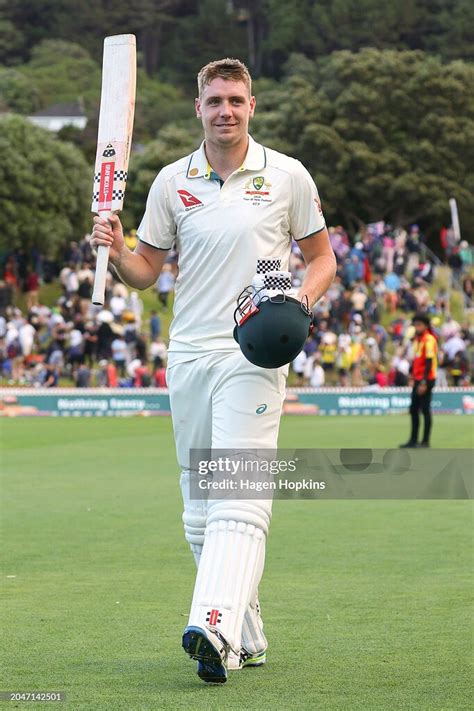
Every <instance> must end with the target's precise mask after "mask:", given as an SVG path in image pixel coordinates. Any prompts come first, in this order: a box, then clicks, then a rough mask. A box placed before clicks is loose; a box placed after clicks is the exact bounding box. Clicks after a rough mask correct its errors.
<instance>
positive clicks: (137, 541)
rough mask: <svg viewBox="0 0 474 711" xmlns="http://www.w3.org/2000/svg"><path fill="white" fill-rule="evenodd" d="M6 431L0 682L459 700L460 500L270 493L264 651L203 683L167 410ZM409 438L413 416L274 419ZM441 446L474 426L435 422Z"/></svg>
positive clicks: (78, 693)
mask: <svg viewBox="0 0 474 711" xmlns="http://www.w3.org/2000/svg"><path fill="white" fill-rule="evenodd" d="M0 426H1V428H2V443H3V446H2V448H3V455H2V466H1V469H2V483H1V490H0V493H1V523H2V572H1V583H2V597H3V601H4V602H3V606H2V657H3V661H2V664H1V672H0V676H1V682H0V689H1V690H5V691H7V690H8V691H15V690H30V691H34V690H36V691H64V692H66V697H67V701H66V705H65V707H66V708H71V709H74V711H75V710H76V709H100V710H101V711H102V710H107V711H108V710H109V709H110V711H112V710H115V709H124V710H125V709H127V711H128V710H130V709H132V710H134V709H150V710H151V709H170V710H173V711H174V709H190V708H192V709H193V710H194V711H201V710H202V711H204V710H207V709H208V708H210V707H213V708H216V709H238V710H240V709H242V710H243V709H253V708H257V709H282V710H283V709H288V708H296V709H321V710H322V711H325V710H326V709H328V710H329V709H330V710H332V709H334V710H336V709H338V710H339V709H348V710H352V709H373V710H374V711H376V710H377V711H380V710H381V709H383V710H385V709H387V711H392V710H394V709H400V710H402V709H403V710H404V711H405V710H406V709H416V710H424V709H430V710H434V709H439V710H441V709H467V708H469V707H470V702H469V694H470V678H471V677H470V674H469V662H470V659H471V658H472V647H471V645H472V630H471V627H470V625H471V619H472V615H471V612H472V608H471V606H470V605H471V602H470V599H471V590H472V576H471V570H472V502H471V501H466V500H453V501H442V500H440V501H430V500H424V501H382V500H379V501H349V500H341V501H335V500H333V501H321V500H320V501H314V500H310V501H276V502H275V504H274V516H273V522H272V526H271V529H270V536H269V541H268V548H267V564H266V570H265V575H264V580H263V583H262V586H261V595H260V597H261V603H262V609H263V615H264V619H265V621H266V624H265V631H266V634H267V637H268V639H269V643H270V647H269V652H268V663H267V665H266V666H265V667H262V668H259V669H244V670H242V671H241V672H235V673H231V674H230V675H229V677H230V678H229V681H228V683H227V684H226V685H224V686H223V687H209V686H206V685H204V684H203V683H202V682H201V681H200V680H199V679H198V677H197V676H196V674H195V673H194V663H193V662H191V661H190V660H189V659H188V658H186V656H185V654H184V653H183V651H182V649H181V646H180V642H181V633H182V630H183V628H184V626H185V624H186V620H187V613H188V609H189V604H190V597H191V592H192V583H193V576H194V564H193V562H192V557H191V554H190V552H189V550H188V546H187V544H186V543H185V541H184V536H183V532H182V524H181V520H180V514H181V500H180V491H179V487H178V470H177V465H176V461H175V453H174V444H173V437H172V430H171V421H170V419H169V418H140V417H134V418H113V419H112V418H33V419H23V418H17V419H11V420H10V419H8V420H7V419H3V420H2V421H1V423H0ZM407 432H408V418H407V417H406V416H387V417H357V416H353V417H350V418H347V417H346V418H343V417H318V418H312V417H285V418H283V421H282V428H281V437H280V444H281V446H283V447H305V448H311V447H314V448H318V447H324V448H328V447H334V448H335V447H370V446H377V447H394V446H397V445H398V444H399V442H402V441H404V439H406V435H407ZM433 445H434V446H435V447H453V448H456V447H459V448H461V447H470V446H472V423H471V419H470V418H469V417H456V416H436V417H435V424H434V431H433ZM21 706H22V704H21V703H20V702H19V703H18V704H17V707H18V708H20V707H21ZM40 707H41V708H44V704H39V703H38V704H36V703H33V702H29V704H28V708H31V709H34V708H40Z"/></svg>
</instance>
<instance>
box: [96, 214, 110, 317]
mask: <svg viewBox="0 0 474 711" xmlns="http://www.w3.org/2000/svg"><path fill="white" fill-rule="evenodd" d="M112 214H113V213H112V212H105V211H104V212H101V213H100V216H101V217H103V218H104V219H108V218H109V217H110V215H112ZM109 251H110V248H109V247H104V246H103V245H99V246H98V247H97V258H96V262H95V276H94V289H93V291H92V303H93V304H94V306H103V305H104V301H105V282H106V279H107V267H108V264H109Z"/></svg>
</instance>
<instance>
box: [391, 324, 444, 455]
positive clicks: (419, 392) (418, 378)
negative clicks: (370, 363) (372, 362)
mask: <svg viewBox="0 0 474 711" xmlns="http://www.w3.org/2000/svg"><path fill="white" fill-rule="evenodd" d="M413 325H414V327H415V332H416V335H415V358H414V360H413V363H412V367H411V374H412V378H413V381H414V382H413V390H412V394H411V405H410V416H411V435H410V439H409V440H408V442H406V443H405V444H402V445H400V446H401V447H429V446H430V434H431V424H432V417H431V393H432V391H433V387H434V384H435V380H436V369H437V365H438V357H437V356H438V342H437V340H436V337H435V336H434V335H433V333H432V332H431V330H430V320H429V318H428V316H427V315H426V314H416V316H415V317H414V318H413ZM420 412H421V413H422V414H423V418H424V429H423V439H422V440H421V442H420V443H418V430H419V427H420Z"/></svg>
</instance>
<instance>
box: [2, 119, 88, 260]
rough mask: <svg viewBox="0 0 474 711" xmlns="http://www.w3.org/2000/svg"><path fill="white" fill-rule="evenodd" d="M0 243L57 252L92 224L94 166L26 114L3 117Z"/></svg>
mask: <svg viewBox="0 0 474 711" xmlns="http://www.w3.org/2000/svg"><path fill="white" fill-rule="evenodd" d="M0 153H1V155H2V160H1V162H0V186H1V187H0V249H1V250H5V249H13V248H15V247H22V248H23V249H26V250H29V249H31V248H32V247H37V248H39V249H41V250H42V251H43V252H44V253H45V254H48V255H54V254H55V253H56V252H57V250H58V249H59V248H60V247H61V245H63V244H64V242H65V241H66V240H70V239H74V238H76V239H77V238H78V237H82V235H83V234H84V233H85V232H86V231H87V228H88V226H90V220H91V216H90V212H89V210H90V199H91V174H92V169H91V168H90V167H89V166H88V165H87V163H86V162H85V160H84V158H83V157H82V154H81V153H80V152H79V151H78V150H77V149H76V148H75V147H74V146H71V145H69V144H67V143H62V142H61V141H59V140H57V139H56V138H55V137H54V136H52V135H51V134H50V133H48V132H47V131H44V130H43V129H41V128H38V127H36V126H33V125H32V124H31V123H29V121H27V120H26V119H24V118H22V117H20V116H15V115H6V116H2V117H0Z"/></svg>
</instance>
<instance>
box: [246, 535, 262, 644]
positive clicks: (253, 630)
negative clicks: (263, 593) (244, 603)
mask: <svg viewBox="0 0 474 711" xmlns="http://www.w3.org/2000/svg"><path fill="white" fill-rule="evenodd" d="M264 564H265V550H264V549H263V550H262V551H261V557H260V561H259V573H258V574H257V578H258V580H260V579H261V577H262V573H263V566H264ZM242 647H243V648H244V649H245V650H246V651H247V652H250V654H258V653H259V652H263V651H265V650H266V649H267V647H268V642H267V638H266V637H265V635H264V633H263V620H262V617H261V614H260V603H259V601H258V588H257V587H255V590H254V592H253V594H252V596H251V598H250V601H249V605H248V607H247V610H246V612H245V616H244V621H243V624H242Z"/></svg>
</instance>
